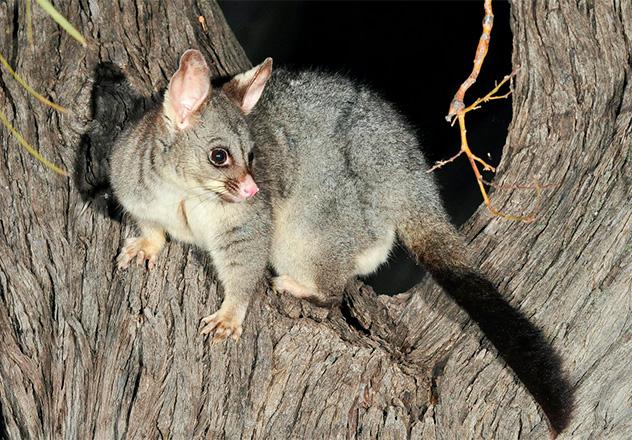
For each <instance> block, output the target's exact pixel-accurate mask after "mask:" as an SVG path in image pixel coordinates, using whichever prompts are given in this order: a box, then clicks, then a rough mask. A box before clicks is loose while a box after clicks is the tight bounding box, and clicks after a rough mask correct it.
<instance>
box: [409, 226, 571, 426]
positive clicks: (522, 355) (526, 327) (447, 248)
mask: <svg viewBox="0 0 632 440" xmlns="http://www.w3.org/2000/svg"><path fill="white" fill-rule="evenodd" d="M399 232H400V235H401V238H402V240H403V241H404V243H405V244H406V245H407V247H408V248H409V249H410V250H411V252H412V253H413V254H414V255H415V256H416V257H417V258H418V260H419V262H420V263H422V264H423V265H424V266H425V267H426V268H427V269H428V270H429V271H430V273H431V274H432V276H433V278H434V279H435V280H436V281H437V283H439V285H441V287H443V289H444V290H445V292H446V293H447V294H448V295H450V297H452V299H453V300H454V301H455V302H456V303H457V304H458V305H459V306H460V307H462V308H463V309H464V310H465V311H466V312H467V314H468V315H469V316H470V317H471V318H472V319H473V320H474V321H475V322H476V323H477V324H478V326H479V327H480V329H481V330H482V331H483V333H484V334H485V336H487V338H488V339H489V340H490V341H491V342H492V343H493V344H494V346H495V347H496V349H497V350H498V353H499V354H500V355H501V356H502V358H503V359H504V360H505V362H506V363H507V365H509V367H511V368H512V369H513V370H514V372H515V374H516V375H517V376H518V378H519V379H520V380H521V381H522V383H523V384H524V385H525V386H526V387H527V389H528V390H529V392H530V393H531V395H533V397H534V398H535V400H536V401H537V402H538V404H539V405H540V407H541V408H542V410H543V411H544V413H545V414H546V416H547V418H548V420H549V423H550V425H551V428H552V430H553V432H552V434H553V435H557V434H558V433H560V432H562V431H563V430H564V429H565V428H566V427H567V426H568V423H569V421H570V417H571V412H572V408H573V402H572V389H571V385H570V384H569V382H568V380H567V379H566V377H565V375H564V373H563V372H562V368H561V362H560V358H559V356H558V355H557V353H555V351H554V350H553V348H552V347H551V346H550V344H549V343H548V342H547V341H546V339H545V338H544V336H543V335H542V332H540V330H538V329H537V328H536V327H535V326H534V325H533V324H531V322H529V320H528V319H527V318H526V317H525V316H524V315H523V314H522V313H521V312H520V311H518V310H516V309H514V308H513V307H512V306H511V305H509V303H508V302H507V301H506V300H505V299H504V298H503V297H502V295H501V294H500V293H499V292H498V290H496V288H495V287H494V286H493V285H492V284H491V282H489V281H488V280H487V279H486V278H485V277H484V276H483V275H481V274H480V273H479V272H478V271H476V270H475V269H473V268H471V266H470V265H469V263H468V262H467V260H468V259H467V257H466V256H465V255H466V253H465V246H464V244H463V242H462V239H461V238H460V236H459V235H458V233H457V232H456V231H455V230H454V228H453V227H452V226H451V225H449V224H447V223H445V222H444V221H440V220H436V221H435V222H432V224H429V222H428V220H427V219H426V220H425V221H424V224H420V223H417V224H416V225H403V226H402V227H401V229H400V231H399Z"/></svg>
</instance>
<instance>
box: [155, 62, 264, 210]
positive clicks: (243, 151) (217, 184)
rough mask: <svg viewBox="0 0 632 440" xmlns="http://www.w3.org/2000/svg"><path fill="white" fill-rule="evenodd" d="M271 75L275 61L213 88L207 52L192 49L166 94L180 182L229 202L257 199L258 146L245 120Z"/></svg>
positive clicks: (166, 116) (173, 159)
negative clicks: (255, 169)
mask: <svg viewBox="0 0 632 440" xmlns="http://www.w3.org/2000/svg"><path fill="white" fill-rule="evenodd" d="M271 73H272V59H270V58H268V59H266V60H265V61H264V62H263V63H262V64H260V65H259V66H256V67H254V68H253V69H251V70H248V71H247V72H244V73H241V74H239V75H237V76H235V77H234V78H233V79H232V80H230V81H229V82H228V83H226V84H225V85H224V86H223V88H222V89H221V90H212V87H211V81H210V71H209V68H208V65H207V64H206V61H205V60H204V57H203V56H202V54H201V53H200V52H199V51H197V50H193V49H189V50H187V51H186V52H185V53H184V54H183V55H182V57H181V58H180V66H179V68H178V70H177V71H176V73H175V74H174V75H173V77H172V78H171V81H170V82H169V88H168V89H167V91H166V93H165V100H164V104H163V115H164V119H165V121H166V124H167V127H168V130H169V131H170V132H171V133H172V134H173V135H174V136H175V142H174V147H173V148H171V149H170V151H169V153H168V154H170V155H171V158H170V159H171V160H170V161H169V162H171V163H173V164H175V169H174V170H175V173H176V176H177V179H178V180H179V182H178V183H179V184H180V185H182V186H183V187H185V188H188V189H192V190H195V192H211V193H214V194H216V195H217V196H219V197H220V198H221V199H222V200H224V201H227V202H241V201H244V200H246V199H249V198H251V197H253V196H254V195H255V194H256V193H257V192H258V191H259V187H258V186H257V184H256V182H255V181H254V179H253V178H252V175H251V168H252V165H253V160H254V157H253V147H254V142H253V140H252V136H251V134H250V130H249V128H248V125H247V123H246V120H245V118H244V116H245V115H247V114H248V113H250V111H251V110H252V109H253V108H254V106H255V104H256V103H257V101H258V100H259V98H260V97H261V94H262V92H263V89H264V86H265V83H266V81H267V80H268V78H269V77H270V74H271Z"/></svg>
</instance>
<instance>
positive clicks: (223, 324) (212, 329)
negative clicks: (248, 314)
mask: <svg viewBox="0 0 632 440" xmlns="http://www.w3.org/2000/svg"><path fill="white" fill-rule="evenodd" d="M244 315H245V310H244V311H242V310H241V308H240V307H226V306H224V305H222V307H220V309H219V310H218V311H217V312H215V313H213V314H212V315H209V316H207V317H205V318H202V323H204V324H205V325H204V328H202V331H200V334H201V335H209V334H212V335H213V342H217V341H222V340H224V339H226V338H228V337H229V336H232V337H233V339H234V340H235V341H237V340H239V337H240V336H241V333H242V331H243V329H242V327H241V324H242V323H243V321H244Z"/></svg>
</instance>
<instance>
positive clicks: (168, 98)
mask: <svg viewBox="0 0 632 440" xmlns="http://www.w3.org/2000/svg"><path fill="white" fill-rule="evenodd" d="M210 90H211V79H210V71H209V68H208V65H207V64H206V60H205V59H204V56H203V55H202V54H201V53H200V51H198V50H195V49H189V50H187V51H186V52H185V53H183V54H182V57H180V67H179V68H178V70H177V71H176V73H174V74H173V76H172V77H171V81H169V88H168V89H167V93H166V94H165V104H164V106H165V107H164V108H165V113H166V114H167V116H168V117H169V118H170V119H172V120H173V122H174V123H175V125H176V127H178V128H179V129H181V130H182V129H184V128H187V127H188V126H189V125H190V124H191V115H193V114H194V113H195V112H196V111H197V110H198V109H199V108H200V106H201V105H202V103H203V102H204V100H205V99H206V98H207V96H208V95H209V92H210Z"/></svg>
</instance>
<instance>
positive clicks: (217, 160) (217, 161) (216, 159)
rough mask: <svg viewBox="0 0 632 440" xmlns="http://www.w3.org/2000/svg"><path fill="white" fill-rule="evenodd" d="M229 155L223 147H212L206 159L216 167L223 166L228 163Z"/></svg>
mask: <svg viewBox="0 0 632 440" xmlns="http://www.w3.org/2000/svg"><path fill="white" fill-rule="evenodd" d="M229 157H230V155H229V154H228V151H226V150H225V149H224V148H213V149H212V150H211V152H210V153H209V154H208V160H210V161H211V163H212V164H213V165H215V166H216V167H223V166H226V165H228V159H229Z"/></svg>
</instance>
